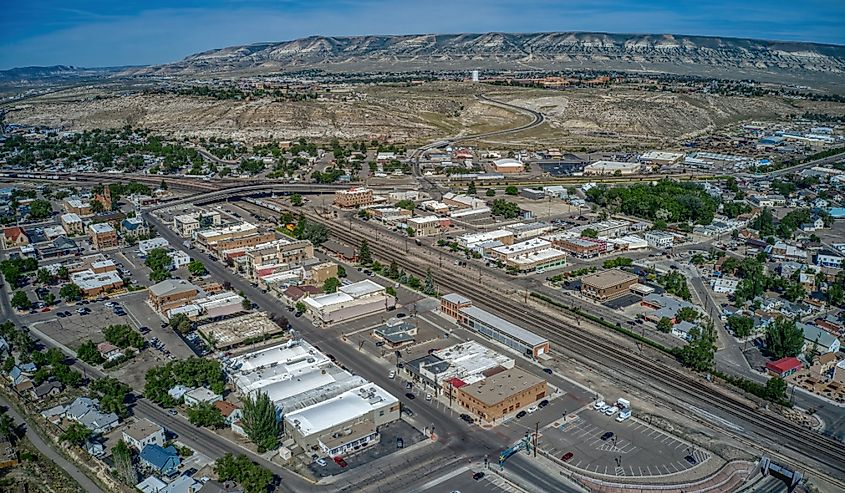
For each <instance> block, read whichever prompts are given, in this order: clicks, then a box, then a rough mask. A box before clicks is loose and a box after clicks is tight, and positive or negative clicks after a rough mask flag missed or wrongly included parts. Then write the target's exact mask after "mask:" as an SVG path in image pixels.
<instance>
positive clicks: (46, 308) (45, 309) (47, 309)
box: [41, 306, 50, 313]
mask: <svg viewBox="0 0 845 493" xmlns="http://www.w3.org/2000/svg"><path fill="white" fill-rule="evenodd" d="M49 311H50V307H49V306H45V307H44V309H43V310H41V312H42V313H47V312H49Z"/></svg>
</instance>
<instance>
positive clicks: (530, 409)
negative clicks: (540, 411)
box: [526, 406, 537, 414]
mask: <svg viewBox="0 0 845 493" xmlns="http://www.w3.org/2000/svg"><path fill="white" fill-rule="evenodd" d="M536 410H537V406H531V407H529V408H528V409H526V411H527V412H528V414H531V413H533V412H534V411H536Z"/></svg>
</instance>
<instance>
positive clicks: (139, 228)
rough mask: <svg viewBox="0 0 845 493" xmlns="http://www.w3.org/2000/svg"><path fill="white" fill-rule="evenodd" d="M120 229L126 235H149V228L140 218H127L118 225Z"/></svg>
mask: <svg viewBox="0 0 845 493" xmlns="http://www.w3.org/2000/svg"><path fill="white" fill-rule="evenodd" d="M120 229H121V230H122V231H123V232H124V233H125V234H127V235H131V236H135V237H138V236H146V235H148V234H150V228H149V227H147V223H145V222H144V220H143V219H142V218H140V217H137V216H136V217H127V218H126V219H124V220H123V221H121V223H120Z"/></svg>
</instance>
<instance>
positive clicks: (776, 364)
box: [766, 356, 803, 378]
mask: <svg viewBox="0 0 845 493" xmlns="http://www.w3.org/2000/svg"><path fill="white" fill-rule="evenodd" d="M801 368H803V365H802V364H801V360H799V359H798V358H796V357H794V356H790V357H787V358H781V359H779V360H777V361H770V362H768V363H766V370H768V371H769V374H771V375H773V376H776V377H780V378H786V377H788V376H789V375H792V374H793V373H795V372H796V371H798V370H800V369H801Z"/></svg>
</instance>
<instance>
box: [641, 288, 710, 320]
mask: <svg viewBox="0 0 845 493" xmlns="http://www.w3.org/2000/svg"><path fill="white" fill-rule="evenodd" d="M640 304H641V305H642V306H644V307H646V308H652V309H654V311H653V312H650V313H648V314H647V315H646V317H647V318H648V319H649V320H652V321H655V322H657V321H659V320H660V319H661V318H663V317H666V318H668V319H670V320H672V322H676V321H677V320H676V318H675V317H677V316H678V312H679V311H681V309H682V308H693V309H695V306H693V305H692V304H691V303H688V302H686V301H684V300H679V299H677V298H673V297H671V296H667V295H664V294H657V293H652V294H649V295H647V296H645V297H644V298H643V300H642V301H641V302H640ZM696 312H697V310H696Z"/></svg>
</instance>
